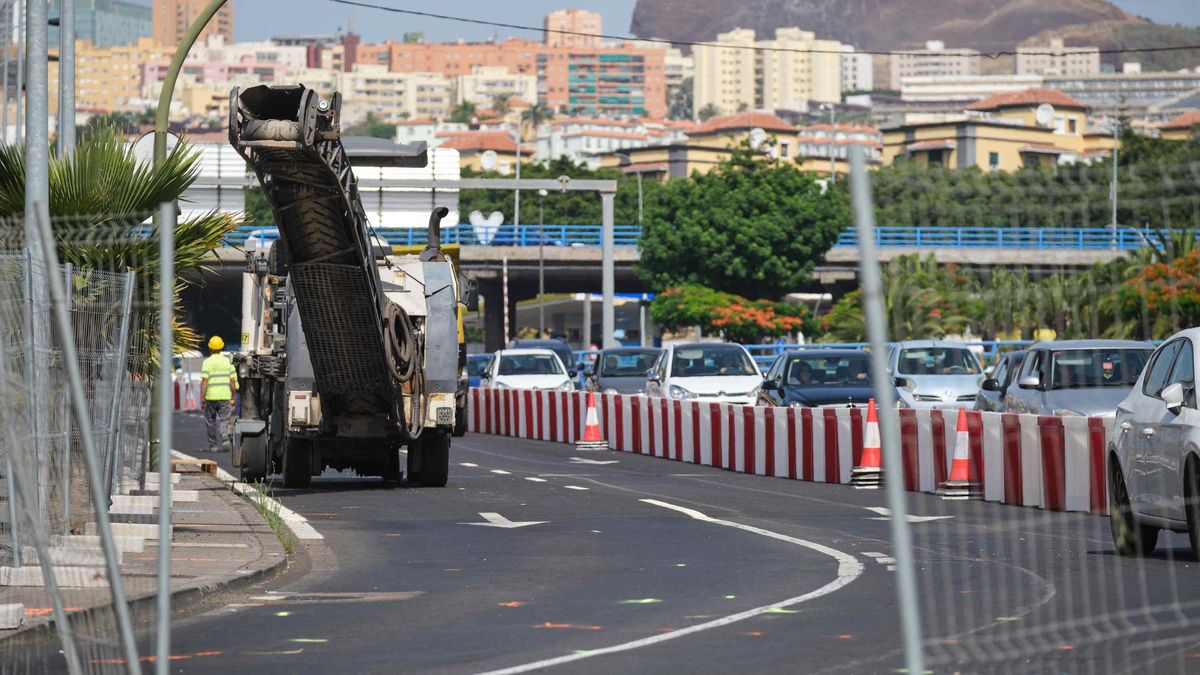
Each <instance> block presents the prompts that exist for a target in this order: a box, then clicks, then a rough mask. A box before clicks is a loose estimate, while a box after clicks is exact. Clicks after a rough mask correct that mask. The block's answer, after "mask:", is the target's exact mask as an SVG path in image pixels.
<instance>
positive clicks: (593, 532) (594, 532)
mask: <svg viewBox="0 0 1200 675" xmlns="http://www.w3.org/2000/svg"><path fill="white" fill-rule="evenodd" d="M592 534H600V530H592Z"/></svg>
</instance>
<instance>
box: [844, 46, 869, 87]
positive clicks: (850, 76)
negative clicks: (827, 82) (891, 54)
mask: <svg viewBox="0 0 1200 675" xmlns="http://www.w3.org/2000/svg"><path fill="white" fill-rule="evenodd" d="M841 68H842V92H843V93H845V92H848V91H871V90H872V89H874V88H875V61H874V58H873V57H872V56H871V55H870V54H862V53H860V52H856V51H855V50H854V47H852V46H851V45H842V56H841Z"/></svg>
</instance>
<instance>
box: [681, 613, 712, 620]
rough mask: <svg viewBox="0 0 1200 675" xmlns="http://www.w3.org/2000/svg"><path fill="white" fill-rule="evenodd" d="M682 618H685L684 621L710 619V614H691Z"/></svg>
mask: <svg viewBox="0 0 1200 675" xmlns="http://www.w3.org/2000/svg"><path fill="white" fill-rule="evenodd" d="M683 618H685V619H711V618H712V614H693V615H691V616H685V617H683Z"/></svg>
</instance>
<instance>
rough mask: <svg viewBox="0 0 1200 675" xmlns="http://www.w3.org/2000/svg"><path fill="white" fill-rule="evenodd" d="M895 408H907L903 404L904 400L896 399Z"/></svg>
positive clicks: (906, 405)
mask: <svg viewBox="0 0 1200 675" xmlns="http://www.w3.org/2000/svg"><path fill="white" fill-rule="evenodd" d="M896 407H897V408H907V407H908V404H907V403H905V402H904V399H902V398H897V399H896Z"/></svg>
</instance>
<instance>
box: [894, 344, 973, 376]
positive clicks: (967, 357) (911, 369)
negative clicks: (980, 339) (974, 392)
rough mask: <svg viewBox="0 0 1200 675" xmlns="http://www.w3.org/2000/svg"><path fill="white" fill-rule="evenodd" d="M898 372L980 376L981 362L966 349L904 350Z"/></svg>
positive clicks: (905, 373) (923, 348) (930, 348)
mask: <svg viewBox="0 0 1200 675" xmlns="http://www.w3.org/2000/svg"><path fill="white" fill-rule="evenodd" d="M897 371H898V372H899V374H901V375H978V374H979V373H980V370H979V361H977V360H976V359H975V355H974V354H972V353H971V350H969V349H967V348H965V347H921V348H918V349H902V350H901V351H900V363H899V367H898V368H897Z"/></svg>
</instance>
